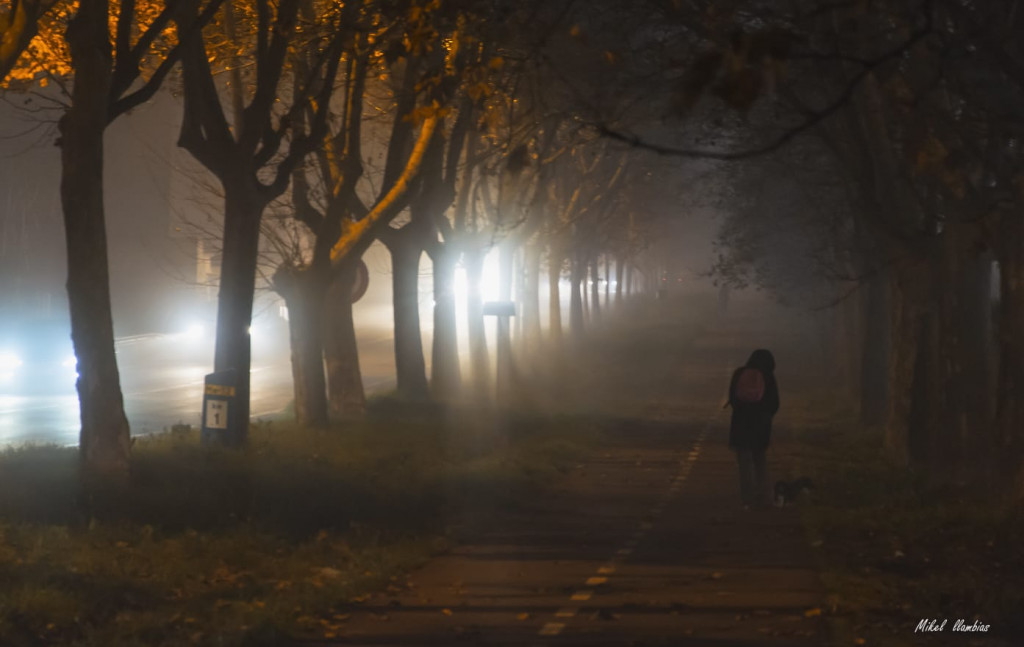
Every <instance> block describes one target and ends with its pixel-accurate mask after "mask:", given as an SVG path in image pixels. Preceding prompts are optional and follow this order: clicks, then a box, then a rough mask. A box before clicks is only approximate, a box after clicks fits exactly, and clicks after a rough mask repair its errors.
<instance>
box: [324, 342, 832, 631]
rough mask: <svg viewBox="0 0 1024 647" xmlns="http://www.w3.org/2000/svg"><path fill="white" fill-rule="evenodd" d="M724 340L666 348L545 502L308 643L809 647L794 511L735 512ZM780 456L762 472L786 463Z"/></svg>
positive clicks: (805, 583)
mask: <svg viewBox="0 0 1024 647" xmlns="http://www.w3.org/2000/svg"><path fill="white" fill-rule="evenodd" d="M737 336H738V333H737V331H736V330H734V329H725V328H719V329H715V330H711V331H708V330H705V331H704V332H702V333H700V335H699V337H698V338H696V339H694V340H692V343H687V344H681V345H680V346H679V347H678V348H677V349H676V350H672V348H670V347H668V346H667V348H668V350H666V352H665V357H664V358H660V359H659V360H658V361H659V362H661V364H660V365H659V366H653V367H652V368H653V369H656V370H660V371H664V372H666V373H665V376H666V379H668V380H669V382H668V383H667V384H668V386H666V387H665V388H664V389H663V390H662V392H654V391H653V390H652V388H651V387H650V386H649V385H648V386H644V387H643V391H642V392H637V393H633V394H625V395H624V396H623V397H629V396H632V397H634V401H635V402H639V403H640V404H638V405H637V406H635V407H633V409H632V411H633V415H632V417H627V418H624V419H619V420H614V421H611V420H610V421H608V423H606V425H607V427H608V429H609V431H608V434H607V435H608V439H609V440H608V442H607V443H606V444H605V445H604V446H602V447H601V448H600V450H599V451H598V452H597V453H595V454H594V455H593V456H592V457H591V458H590V459H588V460H587V461H586V462H585V463H583V464H581V465H579V466H577V468H576V469H574V470H573V471H572V472H571V473H570V474H569V475H568V476H567V477H566V478H565V479H564V481H563V482H561V483H560V484H559V487H558V489H557V491H556V492H554V493H552V495H551V496H550V497H549V498H547V499H545V500H542V501H536V502H532V503H530V504H529V505H527V506H524V507H521V508H519V509H516V510H514V511H496V513H495V514H494V516H493V519H491V522H490V524H489V526H488V527H487V528H485V529H483V530H480V531H479V532H477V533H476V534H475V535H473V536H470V537H469V538H468V540H467V541H466V542H465V543H464V544H463V545H461V546H459V547H457V548H455V549H454V550H452V551H451V552H450V553H449V554H446V555H443V556H439V557H437V558H435V559H433V560H431V561H430V562H429V563H428V564H427V565H426V566H425V567H423V568H422V569H420V570H419V571H417V572H415V573H413V574H411V576H410V577H409V578H408V584H407V585H406V583H404V582H403V583H402V584H403V585H402V586H401V587H397V586H396V587H393V588H392V590H391V591H389V592H386V593H383V594H380V595H376V596H373V597H372V598H370V599H369V600H366V601H365V602H364V603H362V604H360V605H357V606H355V607H353V608H352V609H351V610H347V611H346V612H345V614H347V617H342V618H341V619H340V620H339V630H338V639H337V640H336V641H335V642H324V643H321V644H323V645H459V644H467V645H506V644H508V645H581V646H582V645H636V646H640V645H680V646H684V647H685V646H687V645H694V646H696V645H701V646H703V647H708V646H712V647H713V646H724V645H734V646H737V647H741V646H751V647H753V646H780V647H781V646H783V645H797V646H799V645H821V644H823V643H824V640H823V637H822V636H823V627H822V626H821V625H822V623H821V618H820V617H819V615H817V613H818V607H819V605H820V603H821V600H822V598H823V591H822V588H821V585H820V583H819V581H818V578H817V575H816V573H815V571H814V568H813V563H812V562H813V559H812V556H811V553H810V550H809V549H808V548H807V546H806V543H805V540H804V535H803V532H802V529H801V527H800V523H799V519H798V517H797V515H798V511H797V509H796V508H795V507H788V508H782V509H778V508H769V509H764V510H753V511H748V510H744V509H742V507H741V506H740V504H739V493H738V478H737V474H736V466H735V462H734V458H733V456H732V454H731V452H729V450H728V449H727V448H726V446H725V442H726V437H727V434H726V431H725V425H726V424H727V415H726V412H722V411H720V410H719V409H718V406H719V405H720V402H719V400H718V399H717V394H718V392H719V391H721V389H722V388H723V386H722V385H723V384H724V383H725V381H727V377H728V371H729V366H730V360H731V359H732V358H733V357H734V356H735V355H736V354H737V353H740V354H742V355H743V356H744V357H745V353H748V352H749V350H747V349H743V350H742V351H737V350H736V346H737V345H738V342H737ZM739 336H740V337H742V335H739ZM612 377H613V378H614V376H612ZM635 382H636V380H632V381H628V383H635ZM623 383H624V384H626V383H627V381H624V382H623ZM652 383H653V382H652ZM653 384H657V383H653ZM673 384H675V386H673ZM637 388H640V387H637ZM617 395H618V394H617ZM684 400H685V401H684ZM780 443H781V445H782V449H781V450H780V449H778V448H777V449H775V450H774V451H773V453H772V454H771V456H770V461H771V460H772V459H773V458H776V457H782V459H783V460H784V457H785V450H784V438H782V439H781V440H780V441H779V443H777V445H778V444H780ZM770 468H773V469H775V470H776V471H777V472H779V473H780V474H781V473H782V472H783V471H784V468H783V467H782V466H779V465H777V464H775V465H770Z"/></svg>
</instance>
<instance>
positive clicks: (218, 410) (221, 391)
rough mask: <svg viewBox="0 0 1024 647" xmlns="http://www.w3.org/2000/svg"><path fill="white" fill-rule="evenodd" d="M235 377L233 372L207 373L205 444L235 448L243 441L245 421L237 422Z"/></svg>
mask: <svg viewBox="0 0 1024 647" xmlns="http://www.w3.org/2000/svg"><path fill="white" fill-rule="evenodd" d="M238 414H239V407H238V376H237V374H236V372H235V370H234V369H229V370H226V371H219V372H217V373H210V374H209V375H207V376H206V380H205V386H204V388H203V426H202V431H201V433H200V438H201V439H202V441H203V442H204V443H210V442H215V443H218V444H221V445H229V446H237V445H240V444H241V443H242V441H243V439H244V438H245V427H244V426H242V425H246V424H248V422H249V421H248V420H240V419H239V415H238Z"/></svg>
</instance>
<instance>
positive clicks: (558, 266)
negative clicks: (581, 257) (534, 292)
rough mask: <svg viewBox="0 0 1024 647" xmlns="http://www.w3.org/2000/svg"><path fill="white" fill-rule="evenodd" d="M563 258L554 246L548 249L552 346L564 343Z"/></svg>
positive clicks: (549, 313) (549, 318) (549, 321)
mask: <svg viewBox="0 0 1024 647" xmlns="http://www.w3.org/2000/svg"><path fill="white" fill-rule="evenodd" d="M562 260H563V259H562V256H561V254H559V253H558V252H557V251H555V248H554V246H549V247H548V338H549V339H550V340H551V342H552V344H553V345H555V346H558V345H560V344H561V343H562V295H561V281H562Z"/></svg>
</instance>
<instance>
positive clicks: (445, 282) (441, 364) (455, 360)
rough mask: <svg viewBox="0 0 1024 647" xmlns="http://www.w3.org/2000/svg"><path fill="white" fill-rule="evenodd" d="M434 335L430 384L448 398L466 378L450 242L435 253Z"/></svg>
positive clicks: (437, 247) (439, 246)
mask: <svg viewBox="0 0 1024 647" xmlns="http://www.w3.org/2000/svg"><path fill="white" fill-rule="evenodd" d="M431 260H432V261H433V268H434V269H433V275H434V338H433V348H432V352H431V356H430V358H431V359H430V377H431V380H430V386H431V391H432V392H433V394H434V396H435V397H437V398H439V399H441V400H446V399H450V398H453V397H455V396H456V395H457V394H458V391H459V387H460V384H461V381H462V375H461V373H460V371H459V346H458V334H457V324H456V318H455V264H456V260H457V259H456V258H455V255H454V254H453V253H452V252H451V249H450V247H449V246H448V245H437V246H436V248H435V251H434V254H433V256H432V257H431Z"/></svg>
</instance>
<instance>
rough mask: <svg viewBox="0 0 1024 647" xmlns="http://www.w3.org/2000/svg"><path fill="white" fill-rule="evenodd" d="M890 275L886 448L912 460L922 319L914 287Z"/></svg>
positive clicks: (898, 458)
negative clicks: (912, 422) (911, 434)
mask: <svg viewBox="0 0 1024 647" xmlns="http://www.w3.org/2000/svg"><path fill="white" fill-rule="evenodd" d="M899 274H900V273H897V272H893V274H892V276H891V277H890V285H889V288H890V290H891V293H890V304H891V307H890V311H889V314H890V316H891V324H890V330H891V331H892V343H891V352H890V353H889V379H888V384H889V389H890V391H889V402H888V407H887V410H886V424H885V448H886V451H887V452H888V453H889V455H890V456H891V457H892V458H893V459H895V460H896V461H897V462H899V463H906V462H907V461H908V460H909V451H908V444H909V426H910V418H911V403H912V401H913V386H914V369H915V365H916V363H917V355H918V340H919V334H920V322H919V318H918V316H917V312H916V308H915V307H914V306H913V303H912V301H913V297H912V294H913V289H914V288H913V287H912V286H910V285H909V284H907V283H905V282H903V281H901V280H900V278H901V277H900V276H899Z"/></svg>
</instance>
